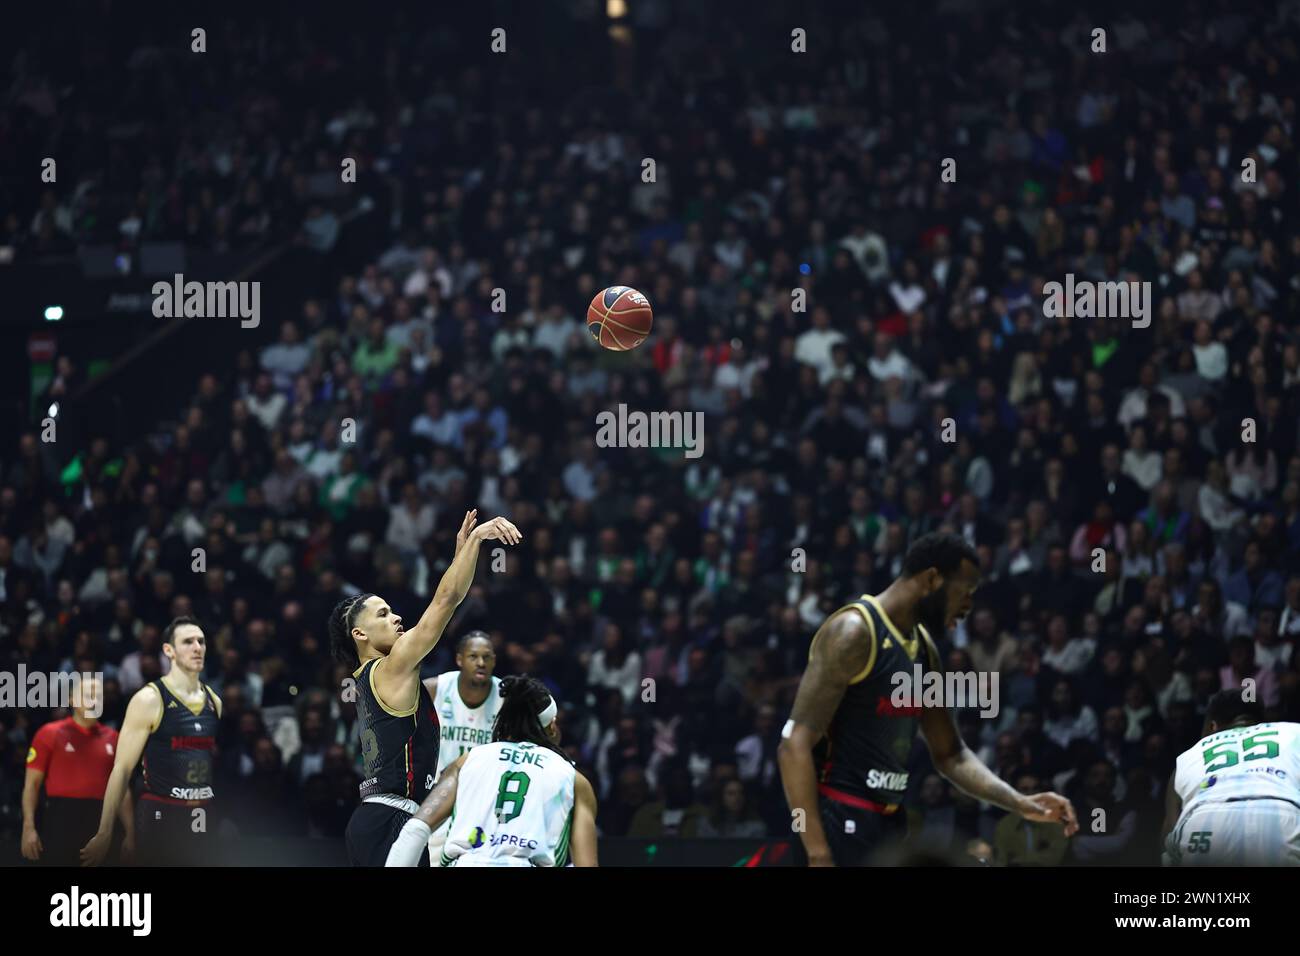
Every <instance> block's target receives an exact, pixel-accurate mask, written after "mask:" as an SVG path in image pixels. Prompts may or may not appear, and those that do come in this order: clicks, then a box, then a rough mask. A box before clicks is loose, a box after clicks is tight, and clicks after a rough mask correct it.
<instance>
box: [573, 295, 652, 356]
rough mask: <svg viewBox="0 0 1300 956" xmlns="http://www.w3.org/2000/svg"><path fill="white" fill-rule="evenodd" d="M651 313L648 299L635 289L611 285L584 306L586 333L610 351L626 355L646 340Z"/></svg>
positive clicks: (650, 323)
mask: <svg viewBox="0 0 1300 956" xmlns="http://www.w3.org/2000/svg"><path fill="white" fill-rule="evenodd" d="M653 323H654V312H653V311H651V309H650V300H649V299H647V298H646V297H645V296H643V295H642V294H641V293H640V292H638V291H636V289H633V288H630V287H629V286H625V285H612V286H610V287H609V288H608V289H605V290H603V291H601V292H598V293H596V297H595V298H594V299H592V300H591V305H589V306H587V331H588V332H590V333H591V337H592V338H594V339H595V340H596V341H597V342H598V343H600V347H601V348H605V349H609V350H610V351H612V352H626V351H628V349H634V348H636V347H637V346H638V345H640V344H641V343H642V342H644V341H645V340H646V336H648V335H649V334H650V326H651V325H652V324H653Z"/></svg>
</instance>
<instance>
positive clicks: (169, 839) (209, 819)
mask: <svg viewBox="0 0 1300 956" xmlns="http://www.w3.org/2000/svg"><path fill="white" fill-rule="evenodd" d="M195 810H202V811H203V813H202V815H199V814H196V813H195V812H194V811H195ZM216 825H217V821H216V819H215V817H214V815H213V813H212V805H211V804H208V805H206V806H190V805H189V804H185V803H168V802H166V801H164V800H151V799H149V798H148V797H147V796H143V795H142V796H141V797H140V799H138V800H137V801H136V803H135V865H136V866H210V865H212V863H213V862H214V859H213V856H214V853H215V850H216V848H217V844H216V843H215V841H214V840H213V839H212V833H213V830H214V828H215V827H216Z"/></svg>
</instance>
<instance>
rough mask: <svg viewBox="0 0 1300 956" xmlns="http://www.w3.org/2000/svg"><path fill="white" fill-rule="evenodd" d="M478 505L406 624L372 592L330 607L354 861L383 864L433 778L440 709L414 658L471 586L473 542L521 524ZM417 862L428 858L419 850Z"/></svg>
mask: <svg viewBox="0 0 1300 956" xmlns="http://www.w3.org/2000/svg"><path fill="white" fill-rule="evenodd" d="M477 515H478V512H477V511H470V512H468V513H467V514H466V515H465V520H464V522H463V523H462V524H461V527H460V531H459V533H458V534H457V535H456V555H455V557H454V558H452V562H451V566H450V567H448V568H447V571H446V573H444V574H443V576H442V580H441V581H439V582H438V589H437V591H436V592H435V593H434V595H433V600H432V601H431V602H430V604H429V607H428V609H427V610H425V612H424V614H423V615H422V616H421V618H420V620H419V621H417V622H416V624H415V626H414V627H412V628H411V629H410V630H406V629H405V628H404V627H403V626H402V618H401V617H400V616H399V615H398V614H397V613H395V612H394V611H393V609H392V608H391V607H389V606H388V604H387V602H385V601H384V599H383V598H381V597H379V596H378V595H376V594H359V595H357V596H356V597H354V598H351V599H349V600H346V601H342V602H340V603H339V605H338V606H337V607H335V608H334V612H333V613H332V614H331V615H330V622H329V630H330V643H331V646H332V647H333V650H334V656H335V657H336V658H338V659H339V660H340V661H343V662H344V663H346V664H348V665H349V666H351V667H353V668H354V670H353V672H352V677H353V679H355V681H356V695H357V697H356V700H357V720H358V724H359V726H360V733H361V756H362V759H363V761H364V763H365V774H366V778H365V780H363V781H362V782H361V806H359V807H357V809H356V810H354V811H353V813H352V819H351V820H349V821H348V828H347V834H346V842H347V848H348V860H349V862H350V863H351V864H352V865H353V866H383V865H384V861H385V860H386V859H387V858H388V850H389V847H391V846H392V843H393V841H394V840H395V839H397V835H398V834H399V833H400V832H401V830H402V825H403V824H405V823H406V821H407V820H408V819H409V818H410V816H411V814H412V813H414V812H415V811H416V810H417V809H418V808H419V806H420V801H422V800H423V799H424V797H425V795H426V794H428V792H429V790H430V789H432V787H433V777H434V773H435V771H436V770H437V766H438V744H439V740H438V718H437V714H436V713H435V711H434V704H433V698H432V696H431V691H430V689H429V687H428V686H426V685H425V684H424V683H423V682H421V680H420V664H421V662H422V661H423V660H424V658H425V657H426V656H427V655H428V653H429V652H430V651H431V650H433V647H434V645H435V644H437V643H438V639H439V638H441V637H442V632H443V631H444V630H445V629H446V627H447V622H448V621H450V620H451V615H452V613H453V612H454V611H455V610H456V608H457V607H458V606H459V605H460V602H461V601H463V600H464V599H465V595H466V593H468V591H469V586H470V584H471V582H473V580H474V566H475V565H476V564H477V562H478V549H479V545H480V544H481V543H482V542H484V541H504V542H505V543H506V544H512V545H513V544H518V543H519V541H520V540H521V537H522V536H521V535H520V534H519V529H518V528H516V527H515V526H514V525H513V524H511V523H510V522H509V521H507V520H506V519H505V518H493V519H492V520H491V521H489V522H487V523H486V524H483V525H477V526H476V524H477ZM430 683H433V679H431V680H430ZM420 865H421V866H428V865H429V860H428V854H427V852H426V853H425V854H424V856H423V858H422V860H421V863H420Z"/></svg>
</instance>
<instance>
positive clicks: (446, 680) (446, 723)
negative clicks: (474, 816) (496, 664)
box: [433, 671, 501, 777]
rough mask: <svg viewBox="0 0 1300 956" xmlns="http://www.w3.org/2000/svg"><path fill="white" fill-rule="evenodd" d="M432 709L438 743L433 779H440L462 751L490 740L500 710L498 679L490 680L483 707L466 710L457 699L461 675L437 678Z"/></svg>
mask: <svg viewBox="0 0 1300 956" xmlns="http://www.w3.org/2000/svg"><path fill="white" fill-rule="evenodd" d="M433 706H434V707H436V708H437V709H438V741H439V743H438V769H437V770H436V771H435V777H441V776H442V771H443V769H444V768H445V767H446V766H447V765H448V764H451V763H455V762H456V758H457V757H459V756H460V755H461V754H463V753H465V751H467V750H472V749H473V748H474V747H478V746H480V745H482V744H485V743H487V742H488V741H490V740H491V739H492V725H493V724H494V723H495V722H496V719H497V711H499V710H500V709H501V678H499V677H493V678H492V688H491V690H489V691H488V695H487V699H485V700H484V701H483V703H481V704H479V705H478V706H477V707H469V706H467V705H466V704H465V702H464V701H463V700H461V698H460V671H447V673H445V674H439V675H438V686H437V693H436V694H434V695H433Z"/></svg>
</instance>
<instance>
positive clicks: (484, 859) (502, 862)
mask: <svg viewBox="0 0 1300 956" xmlns="http://www.w3.org/2000/svg"><path fill="white" fill-rule="evenodd" d="M446 865H447V866H455V867H462V866H532V865H533V862H532V861H531V860H529V859H528V858H527V857H525V856H513V855H510V854H506V853H502V854H491V853H474V852H470V853H462V854H461V855H460V856H458V857H455V858H453V859H452V860H451V862H449V863H447V864H446Z"/></svg>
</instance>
